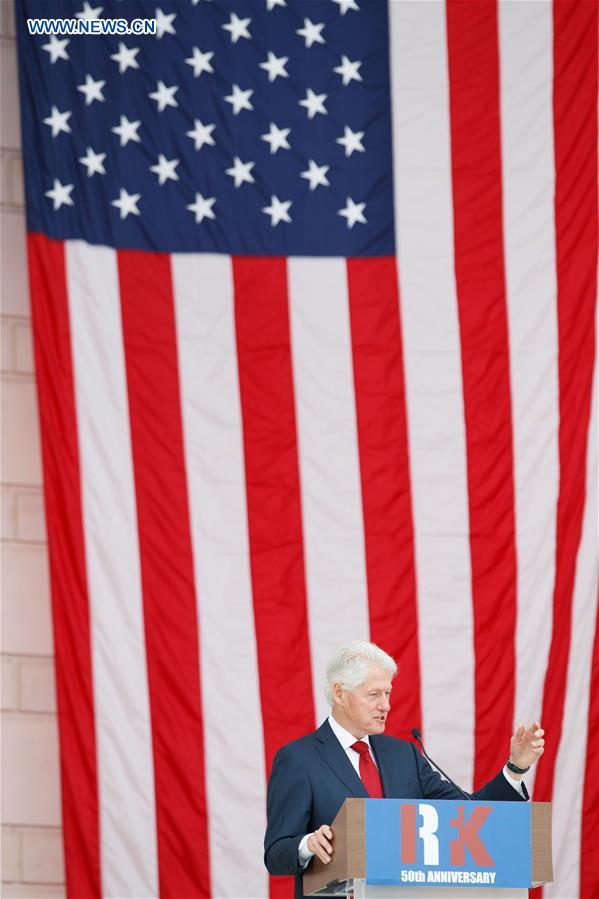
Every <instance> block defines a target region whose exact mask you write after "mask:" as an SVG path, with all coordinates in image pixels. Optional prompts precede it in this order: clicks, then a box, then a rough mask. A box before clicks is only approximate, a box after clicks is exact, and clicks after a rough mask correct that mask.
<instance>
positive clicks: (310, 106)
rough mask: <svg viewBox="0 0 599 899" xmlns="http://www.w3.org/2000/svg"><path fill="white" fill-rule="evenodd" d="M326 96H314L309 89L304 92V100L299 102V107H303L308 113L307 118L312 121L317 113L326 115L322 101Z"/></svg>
mask: <svg viewBox="0 0 599 899" xmlns="http://www.w3.org/2000/svg"><path fill="white" fill-rule="evenodd" d="M326 98H327V95H326V94H315V93H314V91H313V90H312V88H311V87H309V88H308V89H307V90H306V98H305V100H300V101H299V105H300V106H305V107H306V109H307V111H308V118H309V119H313V118H314V116H315V115H316V113H317V112H320V113H322V114H323V115H326V114H327V111H326V109H325V107H324V101H325V100H326Z"/></svg>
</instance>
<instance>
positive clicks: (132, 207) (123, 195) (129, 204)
mask: <svg viewBox="0 0 599 899" xmlns="http://www.w3.org/2000/svg"><path fill="white" fill-rule="evenodd" d="M140 199H141V194H128V193H127V191H126V190H125V188H124V187H121V192H120V196H119V198H118V200H113V201H112V203H111V204H110V205H111V206H116V208H117V209H118V210H119V211H120V213H121V221H122V220H123V219H126V218H127V216H128V215H140V212H139V209H138V208H137V204H138V202H139V200H140Z"/></svg>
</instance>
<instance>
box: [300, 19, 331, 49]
mask: <svg viewBox="0 0 599 899" xmlns="http://www.w3.org/2000/svg"><path fill="white" fill-rule="evenodd" d="M323 28H324V22H318V24H317V23H316V22H311V21H310V19H304V27H303V28H298V29H297V31H296V32H295V33H296V34H299V35H301V36H302V37H303V38H304V40H305V41H306V47H311V46H312V44H324V43H325V39H324V38H323V36H322V29H323Z"/></svg>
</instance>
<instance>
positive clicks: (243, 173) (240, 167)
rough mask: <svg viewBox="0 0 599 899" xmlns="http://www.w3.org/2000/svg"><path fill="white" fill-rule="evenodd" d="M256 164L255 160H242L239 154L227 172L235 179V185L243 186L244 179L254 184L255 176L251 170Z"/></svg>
mask: <svg viewBox="0 0 599 899" xmlns="http://www.w3.org/2000/svg"><path fill="white" fill-rule="evenodd" d="M255 164H256V163H255V162H242V161H241V159H240V158H239V156H235V157H234V158H233V166H232V168H230V169H225V174H226V175H230V176H231V178H233V179H234V180H235V187H241V185H242V184H243V182H244V181H247V183H248V184H253V183H254V176H253V175H252V174H251V171H250V170H251V169H253V168H254V166H255Z"/></svg>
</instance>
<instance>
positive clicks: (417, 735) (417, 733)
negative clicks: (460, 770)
mask: <svg viewBox="0 0 599 899" xmlns="http://www.w3.org/2000/svg"><path fill="white" fill-rule="evenodd" d="M412 736H413V737H414V739H415V740H416V742H417V743H418V745H419V746H420V748H421V749H422V754H423V756H424V757H425V759H428V761H429V762H430V763H431V765H432V766H433V767H434V768H436V769H437V771H438V772H439V774H442V775H443V777H444V778H445V779H446V780H448V781H449V783H450V784H452V785H453V786H454V787H455V788H456V790H457V791H458V793H461V794H462V796H463V797H464V799H468V800H472V797H471V796H469V795H468V793H465V792H464V791H463V790H462V788H461V787H458V785H457V783H456V782H455V780H452V779H451V777H449V775H448V774H446V773H445V771H444V770H443V768H439V766H438V765H437V763H436V762H433V760H432V758H431V757H430V755H428V753H427V751H426V749H425V748H424V746H423V743H422V737H421V735H420V731H419V730H418V728H417V727H413V728H412Z"/></svg>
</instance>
